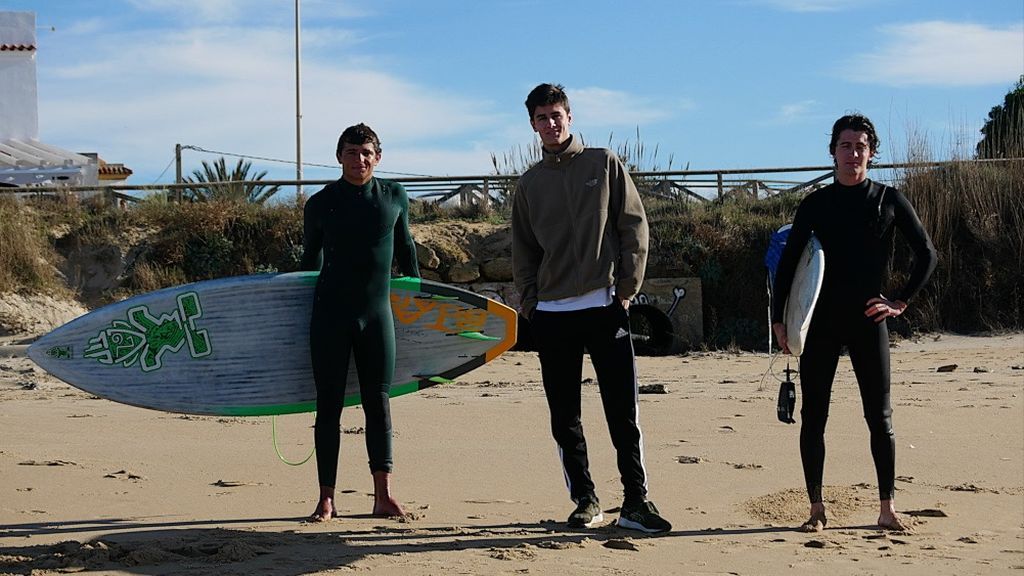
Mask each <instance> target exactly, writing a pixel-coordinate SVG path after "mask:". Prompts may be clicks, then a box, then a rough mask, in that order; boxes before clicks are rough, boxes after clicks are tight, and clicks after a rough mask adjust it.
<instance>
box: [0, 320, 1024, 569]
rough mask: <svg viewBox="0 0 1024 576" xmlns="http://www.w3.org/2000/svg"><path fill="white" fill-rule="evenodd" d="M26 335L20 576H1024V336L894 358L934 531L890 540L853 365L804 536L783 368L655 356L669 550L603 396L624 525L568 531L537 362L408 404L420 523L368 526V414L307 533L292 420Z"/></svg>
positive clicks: (402, 456)
mask: <svg viewBox="0 0 1024 576" xmlns="http://www.w3.org/2000/svg"><path fill="white" fill-rule="evenodd" d="M18 342H24V338H21V339H20V340H19V339H18V338H15V337H10V338H6V339H5V340H4V341H0V438H2V441H0V573H4V574H7V573H11V574H55V573H68V572H82V573H90V574H343V573H344V574H348V573H359V572H367V573H373V574H402V575H425V574H562V575H564V574H620V575H626V574H736V575H755V574H786V575H787V576H793V575H800V574H808V575H812V574H813V575H820V574H826V573H828V574H902V575H927V576H934V575H938V574H957V575H962V574H1024V401H1022V396H1024V334H1004V335H994V336H986V337H969V336H958V335H948V334H943V335H924V336H922V337H920V338H917V339H913V340H902V341H900V342H899V343H898V344H897V345H896V346H895V347H894V348H893V374H892V379H893V402H894V409H895V413H894V423H895V429H896V435H897V475H898V477H897V506H898V509H899V510H900V511H901V512H902V513H903V514H905V515H907V516H908V517H909V518H911V519H912V520H913V522H914V530H913V532H911V533H899V534H894V533H883V532H881V531H879V530H877V529H876V528H875V527H874V523H875V520H876V518H877V492H876V487H875V479H874V469H873V467H872V464H871V460H870V454H869V449H868V438H867V429H866V426H865V424H864V422H863V418H862V416H861V409H860V399H859V396H858V394H857V390H856V384H855V381H854V378H853V374H852V370H851V369H850V365H849V361H848V359H845V358H844V359H843V360H842V361H841V362H840V369H839V374H838V375H837V380H836V385H835V392H834V395H833V408H832V413H831V419H830V422H829V428H828V434H827V439H826V441H827V446H828V456H827V461H826V470H825V482H826V501H827V505H828V506H829V514H830V522H829V527H828V529H827V530H826V531H824V532H822V533H818V534H803V533H799V532H796V531H794V529H793V528H794V527H795V526H796V525H798V524H799V523H800V522H801V521H802V520H803V519H804V518H805V516H806V511H807V504H806V498H805V496H804V492H803V488H802V485H803V480H802V475H801V468H800V460H799V454H798V431H799V426H798V425H786V424H782V423H780V422H778V421H777V420H776V417H775V395H776V391H777V388H778V384H777V382H776V381H775V380H773V379H772V378H771V377H768V378H764V379H763V374H764V372H765V370H766V369H767V367H768V362H769V358H768V356H767V355H766V354H755V353H719V352H710V353H691V354H689V355H685V356H669V357H658V358H640V359H639V360H638V364H639V372H640V377H641V383H642V384H645V385H649V384H661V385H663V386H664V393H650V394H644V395H642V396H641V412H640V416H641V424H642V427H643V430H644V433H645V446H646V464H647V469H648V472H649V475H650V490H651V492H650V496H651V499H652V500H653V501H654V502H656V503H657V505H658V507H659V508H660V509H661V511H662V513H663V514H664V515H665V516H666V517H667V518H669V519H670V520H671V521H672V523H673V525H674V528H673V531H672V532H671V533H669V534H667V535H663V536H656V537H651V536H644V535H641V534H638V533H634V532H629V531H625V530H621V529H618V528H616V527H615V526H614V519H615V518H616V517H617V514H616V509H617V507H618V506H619V505H620V503H621V502H620V497H621V488H620V484H619V480H618V476H617V472H616V469H615V464H614V456H613V452H612V448H611V443H610V440H609V438H608V433H607V428H606V426H605V424H604V420H603V417H602V414H601V410H600V403H599V396H598V392H597V386H596V385H594V384H593V382H592V380H589V381H588V380H585V381H584V424H585V426H586V430H587V434H588V440H589V446H590V455H591V470H592V473H593V475H594V478H595V481H596V482H597V484H598V490H599V496H600V498H601V503H602V507H603V508H604V509H605V510H606V514H605V521H604V523H603V525H601V526H598V527H596V528H594V529H586V530H570V529H567V528H566V527H565V525H564V520H565V518H566V516H567V515H568V513H569V512H570V511H571V510H572V503H571V502H570V501H569V499H568V496H567V492H566V490H565V487H564V482H563V479H562V476H561V472H560V468H559V465H558V461H557V457H556V451H555V446H554V442H553V441H552V440H551V438H550V436H549V433H548V428H547V410H546V405H545V401H544V396H543V391H542V389H541V385H540V371H539V364H538V361H537V357H536V355H535V354H533V353H528V352H513V353H507V354H505V355H504V356H502V357H500V358H499V359H498V360H496V361H494V362H492V363H491V364H488V365H486V366H484V367H482V368H480V369H478V370H476V371H474V372H472V373H470V374H468V375H467V376H465V377H463V378H462V379H461V380H460V381H459V382H457V383H454V384H451V385H443V386H437V387H434V388H431V389H429V390H426V391H424V392H421V393H418V394H412V395H408V396H403V397H399V398H396V399H394V400H393V401H392V411H393V418H394V425H395V460H396V471H395V484H394V489H395V492H396V495H397V496H398V498H399V499H400V500H401V501H402V502H403V503H404V504H405V506H406V508H407V510H408V511H409V512H410V517H409V518H407V519H404V520H401V521H399V520H385V519H378V518H372V517H370V516H369V515H368V512H369V511H370V508H371V499H370V493H371V490H372V487H371V481H370V480H371V479H370V475H369V473H368V470H367V466H366V456H365V450H364V445H363V438H362V428H361V427H362V424H363V422H362V413H361V411H360V410H359V409H358V408H356V409H346V411H345V413H344V417H343V418H344V419H343V423H342V426H343V428H344V430H345V434H344V437H343V439H342V455H341V468H340V479H339V482H340V484H339V487H338V488H339V491H340V494H339V498H338V504H337V505H338V507H339V511H340V512H341V515H342V516H341V518H338V519H337V520H334V521H332V522H329V523H323V524H307V523H303V522H302V519H303V518H304V517H305V516H306V515H308V514H309V513H310V512H311V511H312V510H313V506H314V503H315V501H316V496H317V491H316V479H315V466H314V464H313V462H312V460H311V461H310V462H308V463H306V464H305V465H302V466H290V465H287V464H285V463H283V462H282V461H281V460H280V459H279V458H278V456H277V454H276V453H275V450H274V444H273V438H274V435H273V433H272V422H271V419H270V418H266V417H261V418H212V417H197V416H183V415H178V414H168V413H162V412H155V411H150V410H145V409H141V408H135V407H130V406H125V405H121V404H116V403H114V402H110V401H107V400H103V399H99V398H96V397H93V396H90V395H89V394H86V393H84V392H82V391H79V390H77V389H75V388H73V387H70V386H68V385H66V384H64V383H63V382H61V381H59V380H56V379H55V378H53V377H51V376H49V375H47V374H46V373H45V372H43V371H42V370H41V369H39V368H38V367H35V366H34V364H32V362H31V361H30V360H28V359H27V358H24V357H22V356H19V355H18V353H19V350H21V349H20V348H18V346H12V345H14V344H17V343H18ZM784 364H785V361H784V359H780V360H779V361H777V362H776V364H775V368H776V370H777V371H780V370H781V369H782V368H783V367H784ZM950 364H956V365H957V368H956V369H955V370H954V371H952V372H939V371H937V368H939V367H940V366H945V365H950ZM794 365H795V362H794ZM585 376H586V378H593V371H592V369H591V368H590V367H589V366H588V367H587V370H586V374H585ZM762 380H763V385H762ZM797 419H798V420H799V415H798V416H797ZM312 423H313V416H312V415H311V414H301V415H292V416H286V417H281V418H278V419H277V420H276V428H277V439H278V442H279V445H280V449H281V452H282V453H283V454H284V456H285V458H287V459H290V460H301V459H302V458H304V457H305V456H306V455H308V454H309V452H310V450H311V447H312V440H313V438H312V429H311V426H312Z"/></svg>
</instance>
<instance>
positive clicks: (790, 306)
mask: <svg viewBox="0 0 1024 576" xmlns="http://www.w3.org/2000/svg"><path fill="white" fill-rule="evenodd" d="M824 278H825V252H824V251H823V250H822V248H821V242H820V241H818V239H817V237H815V236H814V235H813V234H812V235H811V237H810V239H808V240H807V245H805V246H804V247H803V250H801V252H800V260H799V261H797V265H796V271H795V272H794V273H793V284H792V286H791V287H790V290H789V298H788V299H787V300H786V311H785V322H786V338H787V341H788V346H789V351H790V352H791V353H792V354H793V355H794V356H799V355H801V354H803V350H804V344H805V343H806V341H807V330H808V329H809V328H810V327H811V317H812V316H813V315H814V306H815V305H816V304H817V303H818V295H819V294H820V293H821V284H822V281H823V280H824Z"/></svg>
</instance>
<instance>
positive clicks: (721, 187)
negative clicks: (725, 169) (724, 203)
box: [716, 172, 725, 200]
mask: <svg viewBox="0 0 1024 576" xmlns="http://www.w3.org/2000/svg"><path fill="white" fill-rule="evenodd" d="M716 174H717V176H718V199H719V200H721V199H722V196H724V195H725V186H724V185H723V184H722V173H721V172H717V173H716Z"/></svg>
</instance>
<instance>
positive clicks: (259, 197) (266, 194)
mask: <svg viewBox="0 0 1024 576" xmlns="http://www.w3.org/2000/svg"><path fill="white" fill-rule="evenodd" d="M251 170H252V163H251V162H247V161H245V160H244V159H241V158H239V159H238V164H236V165H235V167H234V168H233V169H232V170H231V171H228V167H227V163H226V162H225V160H224V157H223V156H221V157H220V159H218V160H216V161H214V162H213V163H212V164H210V163H208V162H206V161H205V160H204V161H203V168H202V169H201V170H193V171H192V176H189V177H187V178H185V181H186V182H188V183H190V184H202V186H196V187H195V188H192V187H190V188H187V189H185V196H186V197H187V198H189V199H190V200H192V201H193V202H210V201H213V200H223V201H228V202H251V203H253V204H263V203H264V202H266V201H267V200H268V199H270V197H271V196H273V195H274V194H277V192H278V191H279V190H281V187H280V186H278V185H268V184H260V183H259V181H260V180H262V179H263V177H264V176H266V175H267V171H266V170H263V171H261V172H259V173H257V174H253V175H250V174H249V172H250V171H251Z"/></svg>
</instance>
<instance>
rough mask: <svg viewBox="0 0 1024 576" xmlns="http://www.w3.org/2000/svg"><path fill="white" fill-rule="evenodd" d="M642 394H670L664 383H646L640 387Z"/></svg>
mask: <svg viewBox="0 0 1024 576" xmlns="http://www.w3.org/2000/svg"><path fill="white" fill-rule="evenodd" d="M640 393H641V394H668V390H667V389H666V388H665V385H664V384H644V385H643V386H641V387H640Z"/></svg>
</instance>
